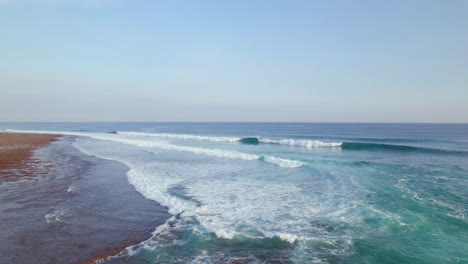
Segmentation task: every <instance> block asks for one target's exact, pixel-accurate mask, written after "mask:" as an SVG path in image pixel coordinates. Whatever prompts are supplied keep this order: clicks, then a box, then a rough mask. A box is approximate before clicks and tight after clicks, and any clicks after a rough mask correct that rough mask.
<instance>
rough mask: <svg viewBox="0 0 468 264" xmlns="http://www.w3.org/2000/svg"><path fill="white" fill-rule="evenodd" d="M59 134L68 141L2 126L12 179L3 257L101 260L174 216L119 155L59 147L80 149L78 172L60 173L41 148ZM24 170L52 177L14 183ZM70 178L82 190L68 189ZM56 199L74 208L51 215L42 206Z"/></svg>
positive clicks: (3, 209)
mask: <svg viewBox="0 0 468 264" xmlns="http://www.w3.org/2000/svg"><path fill="white" fill-rule="evenodd" d="M61 138H63V139H61ZM55 141H57V143H60V142H64V141H67V136H62V135H44V134H23V133H0V187H2V184H7V183H8V184H9V186H10V187H8V189H4V190H5V192H2V193H0V263H3V262H2V260H3V261H8V262H10V263H12V262H11V261H13V262H15V263H28V260H27V259H29V258H35V259H36V261H35V262H34V263H97V262H100V261H103V260H106V259H107V258H108V256H112V255H115V254H116V253H118V252H119V251H121V250H122V249H124V248H125V247H127V246H130V245H133V244H136V243H139V242H141V241H143V240H146V239H148V238H149V237H150V236H151V231H152V230H154V228H155V227H156V226H158V225H159V224H162V223H163V222H164V221H165V219H167V218H168V214H167V213H166V209H165V208H163V207H161V206H159V205H158V204H156V203H154V202H152V201H149V200H146V199H145V198H143V197H142V196H141V195H140V194H139V193H137V192H136V191H135V190H134V189H133V187H131V186H130V185H129V184H128V182H127V180H126V176H125V173H126V168H125V167H124V166H123V165H122V164H120V163H117V162H113V161H105V160H96V158H95V157H90V156H87V155H84V154H82V153H81V152H79V151H78V150H77V149H75V148H73V147H66V148H65V150H63V149H62V150H61V151H64V152H63V153H56V155H63V154H65V155H66V156H70V157H72V158H75V157H78V158H79V161H76V162H77V164H81V165H79V166H78V167H79V169H78V170H77V172H76V173H77V174H73V173H71V174H70V173H67V175H68V174H70V175H74V176H72V178H73V179H72V178H70V177H69V176H64V177H65V178H64V177H58V176H54V174H55V173H57V172H56V168H54V167H53V166H50V167H48V166H49V165H48V164H47V161H45V160H41V158H40V157H37V155H36V154H35V151H36V150H39V149H41V148H44V147H47V146H49V145H50V144H51V143H53V142H55ZM68 141H70V142H72V141H73V140H72V138H69V137H68ZM67 144H68V145H67ZM54 145H56V144H55V143H54ZM63 145H67V146H70V144H69V143H66V142H65V144H63ZM53 149H54V148H53ZM53 152H54V153H55V150H54V151H53ZM83 155H84V156H83ZM39 156H40V155H39ZM52 158H53V157H52ZM73 160H75V159H73ZM42 176H44V177H42ZM25 177H30V178H35V179H37V178H44V179H47V180H46V181H42V183H41V184H19V185H18V184H15V183H16V182H18V183H20V182H19V181H18V180H21V179H23V178H25ZM56 177H58V178H56ZM71 183H73V184H74V185H77V186H78V189H79V191H80V194H79V195H74V194H73V193H68V192H67V191H66V190H67V188H68V186H69V185H70V184H71ZM11 184H13V185H11ZM11 186H13V187H11ZM70 195H71V196H70ZM25 201H27V202H25ZM18 203H19V204H21V206H20V207H17V205H18ZM93 203H94V204H93ZM57 204H64V205H66V207H67V208H68V211H69V213H68V214H70V216H69V217H68V218H67V216H64V220H63V221H60V222H53V223H45V222H46V221H45V220H44V214H45V213H47V212H48V210H50V208H52V207H57ZM88 207H89V208H88ZM12 208H14V209H12ZM103 219H113V220H110V222H106V221H104V220H103ZM84 223H86V224H84ZM2 230H3V231H2ZM7 230H8V231H7ZM31 263H33V262H31Z"/></svg>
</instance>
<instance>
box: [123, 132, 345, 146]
mask: <svg viewBox="0 0 468 264" xmlns="http://www.w3.org/2000/svg"><path fill="white" fill-rule="evenodd" d="M115 133H116V134H120V135H127V136H145V137H161V138H175V139H189V140H204V141H214V142H241V143H246V142H249V143H247V144H258V143H264V144H277V145H289V146H301V147H307V148H318V147H340V146H341V145H342V144H343V143H342V142H322V141H318V140H309V139H269V138H261V137H245V138H241V137H216V136H200V135H190V134H171V133H148V132H132V131H116V132H115Z"/></svg>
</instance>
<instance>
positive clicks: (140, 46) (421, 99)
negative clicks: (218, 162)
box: [0, 0, 468, 122]
mask: <svg viewBox="0 0 468 264" xmlns="http://www.w3.org/2000/svg"><path fill="white" fill-rule="evenodd" d="M0 121H319V122H320V121H322V122H323V121H328V122H340V121H342V122H355V121H357V122H468V1H465V0H460V1H456V0H450V1H445V0H440V1H429V0H427V1H286V0H284V1H255V0H251V1H234V0H232V1H154V0H148V1H143V0H141V1H139V0H133V1H130V0H128V1H126V0H100V1H99V0H96V1H92V0H87V1H83V0H82V1H73V0H0Z"/></svg>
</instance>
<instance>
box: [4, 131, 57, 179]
mask: <svg viewBox="0 0 468 264" xmlns="http://www.w3.org/2000/svg"><path fill="white" fill-rule="evenodd" d="M59 137H60V136H59V135H42V134H23V133H0V183H1V182H3V181H14V180H16V179H18V178H19V177H20V176H32V175H35V174H37V173H38V171H36V170H35V166H34V164H35V161H34V160H33V159H32V156H33V152H34V151H35V150H36V149H39V148H41V147H45V146H47V145H49V144H50V143H52V142H54V141H56V140H57V139H58V138H59ZM39 174H40V172H39Z"/></svg>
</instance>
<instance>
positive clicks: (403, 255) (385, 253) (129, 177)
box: [0, 123, 468, 263]
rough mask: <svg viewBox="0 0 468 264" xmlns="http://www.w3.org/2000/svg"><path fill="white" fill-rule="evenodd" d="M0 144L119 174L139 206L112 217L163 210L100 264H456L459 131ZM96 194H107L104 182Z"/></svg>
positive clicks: (244, 130)
mask: <svg viewBox="0 0 468 264" xmlns="http://www.w3.org/2000/svg"><path fill="white" fill-rule="evenodd" d="M0 130H7V131H12V132H18V131H20V132H24V131H33V132H40V133H61V134H65V135H70V136H72V137H71V138H73V140H72V142H70V144H71V145H72V146H73V147H75V148H76V149H77V150H79V151H81V152H82V153H84V154H86V155H90V156H95V157H97V158H100V159H102V160H106V161H113V162H118V163H120V166H121V165H124V166H126V167H127V168H128V172H127V173H126V175H125V177H126V182H127V183H128V186H131V187H132V188H134V190H136V192H137V193H138V195H141V197H144V198H146V199H142V200H138V199H130V200H129V201H128V203H127V204H125V206H127V207H128V206H130V207H136V208H138V206H139V204H140V203H143V202H141V201H145V203H146V202H147V201H151V202H154V203H155V205H156V204H157V205H158V206H163V207H164V208H165V210H167V213H168V214H167V215H165V216H164V217H165V218H164V219H163V218H161V219H159V220H161V221H159V222H158V219H152V220H154V221H153V222H154V223H157V224H155V226H154V227H153V229H152V230H151V235H150V236H149V238H148V239H147V240H145V241H143V242H138V243H135V244H134V245H131V246H129V247H127V248H125V249H124V250H122V251H121V252H120V253H118V254H116V255H114V256H112V257H111V258H110V259H108V260H107V262H105V263H121V262H125V263H468V124H381V123H0ZM100 184H101V185H104V186H105V185H106V184H108V186H110V187H112V186H114V185H115V184H112V178H109V177H107V178H106V179H105V180H102V181H101V182H100ZM77 191H79V189H78V190H77ZM107 191H108V192H109V193H112V192H113V189H112V188H108V190H107ZM115 191H116V192H117V190H115ZM109 195H111V194H109ZM119 198H121V200H122V203H125V197H119ZM122 198H123V199H122ZM68 206H72V205H68ZM100 206H101V207H103V205H100ZM145 208H147V207H145ZM158 208H159V207H158ZM100 210H103V209H102V208H100ZM158 210H159V209H158ZM78 213H79V212H77V214H78ZM148 215H149V214H148V213H145V214H140V215H135V217H134V218H135V219H134V221H135V222H138V221H140V220H142V219H139V218H147V217H148ZM127 220H128V221H131V219H130V220H129V219H127ZM103 221H105V219H104V220H103ZM110 222H111V225H115V223H116V222H118V219H117V220H116V219H113V220H111V221H110ZM101 224H102V223H101ZM102 243H105V242H102Z"/></svg>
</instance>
